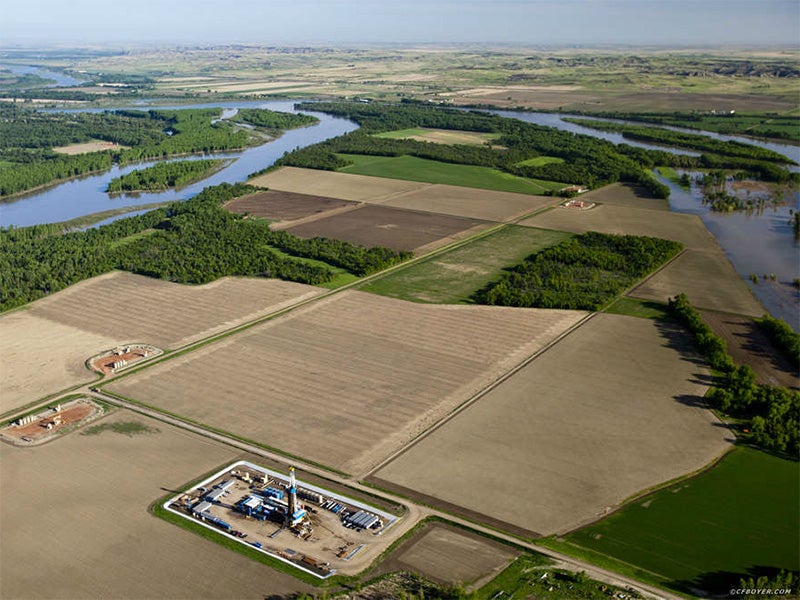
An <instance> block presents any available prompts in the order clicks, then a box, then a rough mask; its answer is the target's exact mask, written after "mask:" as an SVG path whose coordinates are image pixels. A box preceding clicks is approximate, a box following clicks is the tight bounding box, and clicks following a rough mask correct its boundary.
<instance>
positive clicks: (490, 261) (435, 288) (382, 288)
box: [361, 225, 572, 304]
mask: <svg viewBox="0 0 800 600" xmlns="http://www.w3.org/2000/svg"><path fill="white" fill-rule="evenodd" d="M571 235H572V234H570V233H564V232H561V231H552V230H547V229H534V228H529V227H518V226H516V225H509V226H508V227H504V228H503V229H501V230H500V231H497V232H496V233H492V234H490V235H488V236H486V237H482V238H480V239H477V240H475V241H474V242H471V243H469V244H466V245H464V246H460V247H458V248H456V249H454V250H451V251H449V252H446V253H444V254H440V255H437V256H434V257H433V258H430V259H428V260H425V261H422V262H418V263H416V264H414V265H412V266H410V267H408V268H406V269H401V270H399V271H396V272H394V273H391V274H389V275H387V276H386V277H382V278H381V279H378V280H377V281H373V282H371V283H369V284H367V285H365V286H364V287H363V288H361V289H362V290H363V291H365V292H372V293H374V294H380V295H382V296H390V297H392V298H400V299H402V300H411V301H414V302H431V303H439V304H454V303H462V302H469V298H470V296H471V295H472V294H473V293H474V292H475V291H477V290H479V289H481V288H482V287H484V286H485V285H486V284H488V283H490V282H491V281H495V280H496V279H498V278H499V277H500V275H501V273H502V271H503V269H504V268H505V267H510V266H513V265H515V264H517V263H519V262H520V261H522V260H524V259H525V258H526V257H527V256H528V255H530V254H533V253H534V252H538V251H539V250H541V249H543V248H546V247H548V246H552V245H554V244H557V243H559V242H561V241H562V240H564V239H566V238H568V237H570V236H571Z"/></svg>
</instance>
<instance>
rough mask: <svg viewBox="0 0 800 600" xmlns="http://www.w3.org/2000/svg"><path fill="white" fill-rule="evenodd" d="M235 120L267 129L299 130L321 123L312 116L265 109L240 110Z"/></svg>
mask: <svg viewBox="0 0 800 600" xmlns="http://www.w3.org/2000/svg"><path fill="white" fill-rule="evenodd" d="M233 120H235V121H237V122H243V123H249V124H250V125H255V126H256V127H263V128H265V129H297V128H298V127H306V126H308V125H313V124H314V123H319V119H317V117H313V116H311V115H306V114H303V113H298V114H294V113H285V112H276V111H274V110H266V109H263V108H240V109H239V110H238V112H237V113H236V116H235V117H233Z"/></svg>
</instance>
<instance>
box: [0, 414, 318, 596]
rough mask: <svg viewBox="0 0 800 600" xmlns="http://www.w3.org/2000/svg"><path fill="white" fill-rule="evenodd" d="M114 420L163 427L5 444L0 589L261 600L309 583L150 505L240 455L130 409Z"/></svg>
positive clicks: (1, 447)
mask: <svg viewBox="0 0 800 600" xmlns="http://www.w3.org/2000/svg"><path fill="white" fill-rule="evenodd" d="M112 422H122V423H130V422H136V423H142V424H144V425H146V426H148V427H150V428H151V429H154V430H156V431H152V432H150V433H140V434H137V435H130V436H129V435H125V434H121V433H115V432H114V431H110V430H107V431H103V432H102V433H99V434H96V435H91V436H89V435H81V434H80V433H78V432H75V433H71V434H69V435H67V436H65V437H62V438H60V439H58V440H56V441H55V442H53V443H49V444H45V445H43V446H40V447H38V448H36V449H24V448H16V447H12V446H10V445H6V444H0V502H2V505H3V510H2V512H0V534H1V535H2V539H3V542H2V548H1V549H2V560H0V596H2V597H3V598H120V599H122V598H131V599H137V600H138V599H140V598H237V599H239V598H253V599H263V598H264V597H265V596H266V595H270V594H289V593H295V592H309V591H311V588H310V587H309V586H307V585H304V584H302V583H300V582H299V581H298V580H296V579H295V578H293V577H291V576H289V575H284V574H282V573H279V572H278V571H275V570H274V569H270V568H268V567H266V566H264V565H262V564H259V563H257V562H255V561H252V560H250V559H248V558H246V557H244V556H242V555H240V554H237V553H235V552H231V551H230V550H228V549H226V548H224V547H222V546H219V545H217V544H216V543H214V542H211V541H209V540H205V539H203V538H201V537H199V536H197V535H196V534H193V533H190V532H188V531H185V530H183V529H181V528H179V527H177V526H175V525H172V524H170V523H167V522H165V521H162V520H161V519H157V518H154V517H153V516H152V515H151V514H149V513H148V510H147V508H148V505H149V504H150V503H151V502H153V501H154V500H156V499H158V498H160V497H162V496H164V495H165V493H166V491H167V490H173V489H175V488H176V487H178V486H180V485H182V484H184V483H186V482H187V481H189V480H191V479H193V478H195V477H196V476H197V475H198V474H199V473H205V472H208V471H210V470H211V469H213V468H216V467H218V466H219V465H220V464H223V463H225V462H227V461H233V460H234V459H236V458H238V455H237V454H236V453H235V452H234V451H232V450H231V449H230V448H228V447H227V446H224V445H222V444H218V443H215V442H211V441H209V440H207V439H203V438H200V437H197V436H193V435H191V434H188V433H186V432H184V431H179V430H177V429H174V428H172V427H170V426H168V425H165V424H162V423H154V422H153V421H151V420H148V419H145V418H143V417H139V416H135V415H132V414H130V413H128V412H127V411H118V412H117V413H115V414H113V415H111V416H109V417H106V418H105V419H103V420H102V421H101V423H112ZM67 490H68V491H67ZM65 491H67V492H66V493H65ZM232 574H235V576H234V575H232Z"/></svg>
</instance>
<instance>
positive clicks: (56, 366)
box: [0, 272, 322, 412]
mask: <svg viewBox="0 0 800 600" xmlns="http://www.w3.org/2000/svg"><path fill="white" fill-rule="evenodd" d="M321 291H322V290H320V289H318V288H314V287H311V286H305V285H301V284H297V283H290V282H286V281H278V280H268V279H243V278H242V279H234V278H225V279H220V280H217V281H215V282H213V283H210V284H207V285H202V286H188V285H179V284H176V283H168V282H166V281H160V280H158V279H152V278H150V277H142V276H139V275H132V274H130V273H122V272H114V273H109V274H106V275H101V276H99V277H94V278H93V279H88V280H86V281H83V282H81V283H79V284H77V285H73V286H71V287H69V288H67V289H66V290H63V291H61V292H58V293H56V294H53V295H52V296H49V297H47V298H43V299H41V300H37V301H36V302H34V303H32V304H31V305H30V306H29V307H28V308H27V310H22V311H17V312H13V313H10V314H7V315H3V316H0V339H2V340H3V359H2V369H0V411H2V412H5V411H7V410H10V409H12V408H15V407H17V406H21V405H23V404H26V403H28V402H31V401H33V400H36V399H37V398H40V397H42V396H45V395H48V394H52V393H55V392H58V391H60V390H62V389H64V388H67V387H70V386H73V385H76V384H78V383H82V382H87V381H91V380H92V379H93V378H94V377H95V375H94V374H93V373H91V372H90V371H89V370H88V369H86V368H85V366H84V361H86V359H88V358H90V357H91V356H94V355H95V354H98V353H100V352H102V351H103V350H107V349H110V348H113V347H114V346H116V345H118V344H121V343H124V342H143V343H149V344H153V345H154V346H158V347H160V348H176V347H179V346H182V345H185V344H187V343H189V342H191V341H194V340H198V339H200V338H203V337H206V336H209V335H212V334H214V333H217V332H220V331H223V330H225V329H228V328H230V327H234V326H235V325H238V324H241V323H244V322H246V321H247V320H250V319H254V318H257V317H259V316H262V315H265V314H268V313H270V312H273V311H275V310H277V309H279V308H280V307H282V306H284V305H286V304H289V303H291V302H293V301H295V300H298V299H300V298H303V297H305V296H309V295H314V294H318V293H320V292H321Z"/></svg>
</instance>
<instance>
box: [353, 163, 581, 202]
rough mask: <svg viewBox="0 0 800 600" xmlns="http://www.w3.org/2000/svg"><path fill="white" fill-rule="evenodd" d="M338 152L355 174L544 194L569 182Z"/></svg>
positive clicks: (467, 167)
mask: <svg viewBox="0 0 800 600" xmlns="http://www.w3.org/2000/svg"><path fill="white" fill-rule="evenodd" d="M339 156H341V157H342V158H344V159H345V160H349V161H352V162H353V164H352V165H348V166H346V167H343V168H341V169H339V171H341V172H343V173H355V174H356V175H371V176H373V177H390V178H392V179H405V180H409V181H424V182H426V183H445V184H448V185H461V186H465V187H472V188H481V189H485V190H498V191H501V192H517V193H520V194H543V193H544V192H546V191H548V190H558V189H561V188H563V187H565V186H566V185H567V184H566V183H558V182H556V181H544V180H540V179H525V178H523V177H517V176H515V175H510V174H509V173H503V172H501V171H498V170H496V169H492V168H490V167H477V166H472V165H454V164H451V163H443V162H437V161H435V160H426V159H424V158H417V157H415V156H392V157H388V156H364V155H361V154H341V155H339Z"/></svg>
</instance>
